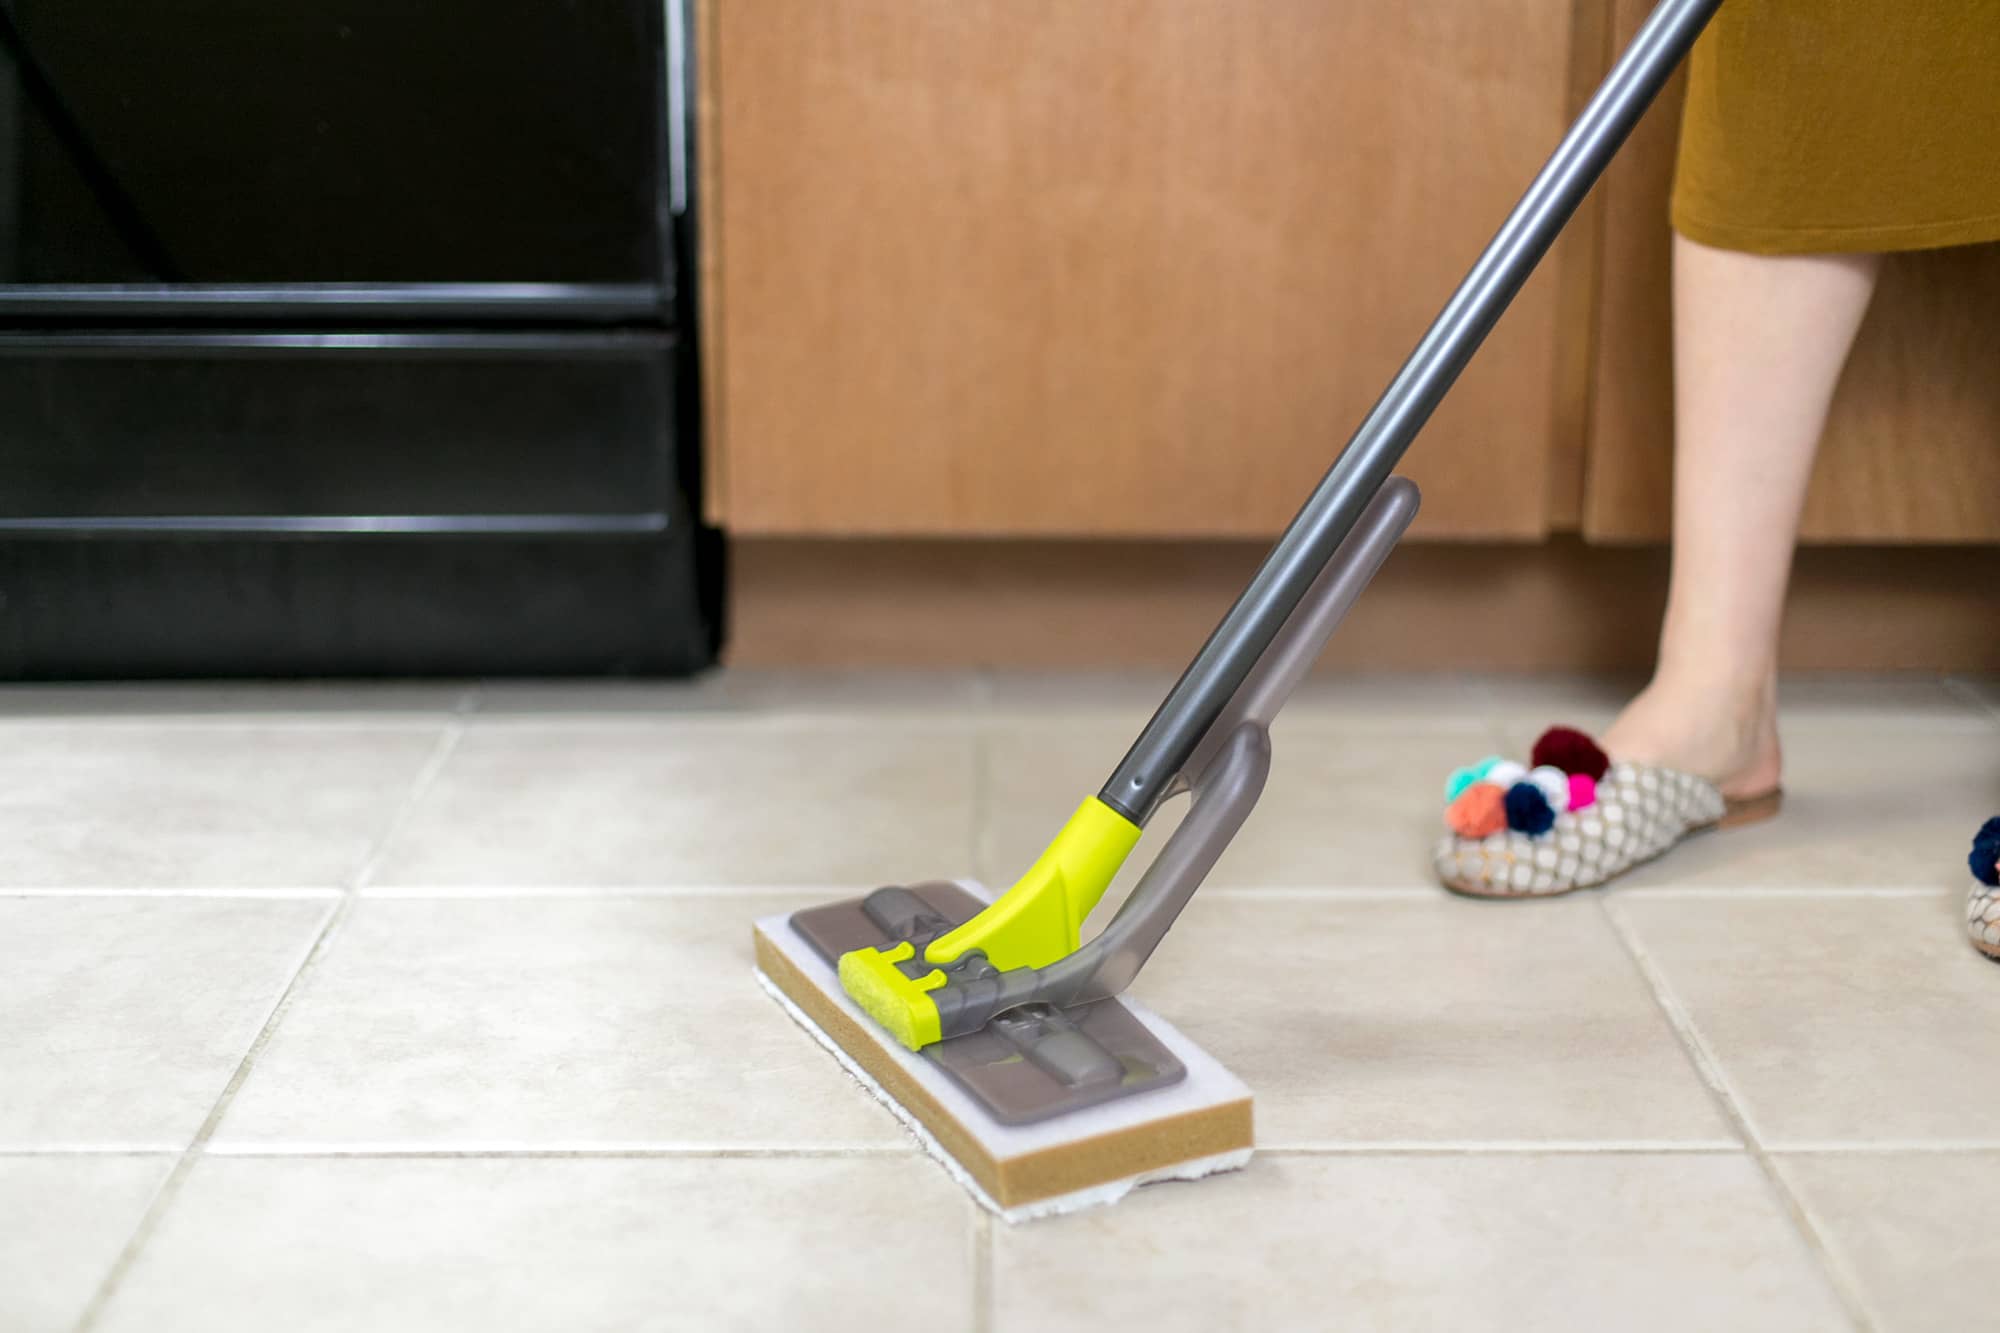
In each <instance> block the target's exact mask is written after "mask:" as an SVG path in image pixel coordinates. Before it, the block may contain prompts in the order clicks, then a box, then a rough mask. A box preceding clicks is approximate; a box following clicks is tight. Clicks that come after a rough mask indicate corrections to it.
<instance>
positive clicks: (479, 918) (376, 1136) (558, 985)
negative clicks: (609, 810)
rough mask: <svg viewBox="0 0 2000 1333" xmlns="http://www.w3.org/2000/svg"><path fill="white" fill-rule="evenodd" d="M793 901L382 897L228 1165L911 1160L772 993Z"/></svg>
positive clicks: (265, 1067)
mask: <svg viewBox="0 0 2000 1333" xmlns="http://www.w3.org/2000/svg"><path fill="white" fill-rule="evenodd" d="M809 901H822V900H821V899H817V898H814V899H805V898H800V897H798V896H796V895H792V896H777V895H762V894H740V895H715V896H692V895H691V896H686V897H667V898H616V897H572V898H514V899H508V898H442V899H427V898H410V899H389V898H383V899H365V900H363V901H362V902H361V903H360V904H359V905H358V906H357V907H356V908H355V910H354V913H353V915H352V916H350V917H349V919H348V920H347V921H346V922H345V923H344V924H343V925H342V927H341V928H340V930H339V932H338V933H337V934H336V935H335V936H334V938H333V939H332V940H331V941H330V943H329V946H328V947H327V948H326V949H325V950H323V951H322V954H321V956H320V958H319V960H318V961H317V962H316V964H315V966H314V968H313V970H312V972H311V973H310V974H309V975H308V976H307V977H306V978H305V979H304V980H303V981H302V982H301V983H300V986H299V988H298V990H297V992H296V993H295V995H294V998H293V1003H292V1005H291V1006H290V1008H289V1010H288V1012H287V1013H286V1015H285V1019H284V1022H283V1024H282V1025H281V1026H280V1027H279V1029H278V1031H277V1032H276V1033H275V1034H274V1036H273V1037H272V1039H271V1041H270V1043H269V1044H268V1045H267V1046H266V1048H265V1049H264V1051H263V1053H262V1055H261V1056H260V1057H259V1059H258V1061H257V1064H256V1066H255V1068H254V1069H253V1070H252V1071H251V1074H250V1076H249V1078H248V1079H247V1080H246V1081H245V1083H244V1084H243V1086H242V1088H241V1089H240V1090H239V1091H238V1093H237V1096H236V1099H235V1101H234V1102H233V1103H232V1104H231V1106H230V1109H229V1113H228V1115H227V1116H226V1117H225V1118H224V1120H223V1121H222V1123H221V1125H220V1126H218V1128H217V1131H216V1135H215V1138H214V1140H213V1142H214V1143H215V1144H216V1145H217V1146H218V1147H221V1148H241V1147H245V1146H270V1145H281V1146H293V1147H298V1146H306V1147H310V1146H314V1145H324V1146H330V1147H335V1148H367V1147H390V1148H420V1149H432V1148H439V1149H454V1150H458V1149H463V1150H478V1149H488V1148H514V1147H531V1148H564V1147H583V1148H601V1147H616V1146H621V1145H628V1144H642V1145H683V1144H694V1145H701V1146H725V1147H769V1146H812V1147H825V1146H830V1145H856V1146H887V1147H900V1146H903V1145H906V1144H908V1143H909V1139H908V1138H907V1137H906V1136H905V1135H904V1133H903V1131H902V1129H901V1128H900V1127H899V1126H898V1125H897V1124H896V1122H895V1120H894V1119H893V1118H892V1117H891V1116H890V1114H889V1113H888V1112H887V1111H885V1110H883V1109H882V1108H881V1107H879V1106H877V1105H876V1104H875V1103H874V1102H873V1101H872V1100H871V1099H870V1098H869V1097H868V1095H867V1094H866V1093H865V1092H863V1091H862V1090H861V1088H860V1087H859V1086H858V1085H856V1084H855V1083H853V1082H852V1081H851V1080H850V1079H849V1078H848V1077H847V1076H846V1075H845V1074H843V1073H842V1072H841V1071H840V1068H839V1066H838V1065H837V1064H836V1063H835V1062H834V1060H833V1058H832V1057H831V1056H829V1055H828V1054H827V1053H826V1052H825V1051H823V1050H821V1049H820V1047H819V1046H818V1045H817V1044H815V1043H814V1042H813V1040H812V1039H811V1038H810V1037H809V1036H807V1035H806V1034H805V1033H804V1032H802V1031H801V1030H800V1029H798V1028H797V1027H795V1026H794V1025H793V1024H792V1021H791V1020H790V1019H789V1018H787V1017H786V1016H785V1014H784V1013H783V1011H782V1010H780V1009H779V1008H778V1006H777V1005H776V1004H775V1003H774V1002H773V1001H771V1000H770V999H769V998H768V997H767V996H766V995H765V994H764V993H763V991H762V990H760V989H759V988H758V986H757V984H756V981H755V979H754V978H753V976H752V964H751V956H750V923H751V922H752V921H753V920H754V919H755V918H757V917H759V916H761V915H764V914H766V913H770V912H775V911H781V910H784V909H785V908H787V907H790V906H794V905H799V906H803V905H806V903H807V902H809Z"/></svg>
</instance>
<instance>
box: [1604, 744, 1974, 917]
mask: <svg viewBox="0 0 2000 1333" xmlns="http://www.w3.org/2000/svg"><path fill="white" fill-rule="evenodd" d="M1785 768H1786V772H1785V807H1784V810H1783V811H1782V812H1781V813H1780V814H1779V816H1778V817H1777V818H1776V819H1773V820H1770V821H1768V822H1766V823H1763V824H1757V825H1753V826H1751V827H1748V828H1741V829H1730V830H1728V831H1726V832H1723V833H1718V834H1714V835H1704V836H1702V837H1699V838H1694V839H1690V840H1689V841H1688V842H1686V843H1684V844H1682V845H1681V846H1680V847H1677V848H1675V849H1674V850H1673V851H1672V852H1670V853H1668V854H1667V855H1666V856H1663V857H1661V858H1660V859H1659V860H1658V861H1656V862H1654V863H1653V864H1651V865H1648V866H1642V867H1640V868H1639V869H1638V870H1635V871H1633V872H1632V873H1631V874H1630V875H1627V876H1626V877H1625V879H1624V880H1623V881H1622V882H1623V883H1624V884H1627V885H1631V886H1640V885H1651V886H1664V885H1703V886H1711V887H1718V888H1739V887H1748V888H1904V887H1909V888H1936V889H1945V888H1951V887H1955V886H1960V885H1962V884H1963V883H1964V882H1965V878H1966V868H1965V854H1966V851H1967V850H1968V849H1969V848H1970V846H1971V844H1972V835H1973V833H1974V832H1975V831H1976V830H1977V829H1978V828H1979V826H1980V824H1981V823H1983V822H1984V821H1985V820H1986V819H1987V818H1988V817H1990V816H1991V815H1993V814H1994V813H1995V812H1997V811H2000V733H1995V732H1993V731H1990V730H1988V729H1986V728H1984V727H1980V726H1974V727H1972V728H1970V729H1965V728H1940V727H1934V726H1919V725H1911V726H1900V725H1897V726H1890V725H1879V724H1848V723H1843V722H1834V721H1827V722H1808V723H1800V724H1798V725H1796V726H1791V727H1789V728H1788V729H1787V731H1786V734H1785Z"/></svg>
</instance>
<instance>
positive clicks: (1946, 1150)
mask: <svg viewBox="0 0 2000 1333" xmlns="http://www.w3.org/2000/svg"><path fill="white" fill-rule="evenodd" d="M1765 1151H1766V1152H1769V1153H1770V1154H1771V1155H1772V1156H1773V1157H1835V1156H1838V1157H1862V1156H1867V1155H1869V1154H1871V1153H1872V1154H1875V1155H1878V1156H1881V1155H1888V1154H1900V1153H1941V1154H1951V1153H2000V1139H1797V1140H1794V1141H1792V1142H1787V1143H1774V1144H1771V1145H1769V1146H1768V1147H1767V1148H1766V1149H1765Z"/></svg>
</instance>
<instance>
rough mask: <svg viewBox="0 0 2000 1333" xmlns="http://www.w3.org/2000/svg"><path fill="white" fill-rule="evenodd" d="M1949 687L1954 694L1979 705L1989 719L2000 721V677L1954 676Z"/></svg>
mask: <svg viewBox="0 0 2000 1333" xmlns="http://www.w3.org/2000/svg"><path fill="white" fill-rule="evenodd" d="M1949 685H1950V687H1951V690H1952V692H1953V693H1954V694H1957V695H1958V696H1959V697H1960V698H1963V699H1965V700H1967V701H1968V702H1971V703H1975V704H1978V705H1979V706H1980V707H1981V708H1983V709H1985V710H1986V713H1987V715H1988V716H1989V717H1992V718H1994V719H1996V720H2000V676H1993V675H1975V676H1954V677H1952V678H1951V679H1950V681H1949Z"/></svg>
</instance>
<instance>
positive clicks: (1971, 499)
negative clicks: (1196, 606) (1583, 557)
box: [1584, 0, 2000, 542]
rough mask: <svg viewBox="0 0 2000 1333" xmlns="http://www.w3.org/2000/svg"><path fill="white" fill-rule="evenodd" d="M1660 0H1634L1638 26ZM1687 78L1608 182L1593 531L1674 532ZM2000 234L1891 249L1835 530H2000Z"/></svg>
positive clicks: (1863, 360)
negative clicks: (1674, 205)
mask: <svg viewBox="0 0 2000 1333" xmlns="http://www.w3.org/2000/svg"><path fill="white" fill-rule="evenodd" d="M1647 8H1648V6H1647V5H1646V4H1645V3H1644V0H1618V11H1619V12H1618V27H1619V36H1620V39H1621V40H1623V39H1625V38H1628V37H1629V36H1630V35H1631V33H1632V31H1633V30H1634V29H1635V28H1636V27H1637V26H1638V24H1639V22H1640V21H1641V20H1642V19H1643V18H1644V16H1645V12H1646V10H1647ZM1680 101H1681V94H1680V89H1679V87H1678V85H1676V87H1675V88H1673V89H1670V90H1669V91H1668V93H1667V94H1666V95H1665V96H1663V97H1662V98H1661V101H1660V104H1659V105H1658V106H1657V107H1655V108H1654V110H1653V112H1652V113H1651V115H1649V116H1648V117H1647V119H1646V121H1645V123H1644V124H1643V125H1641V127H1640V128H1639V130H1638V132H1637V133H1636V134H1635V135H1634V137H1633V140H1632V142H1631V143H1630V144H1629V145H1628V146H1627V149H1626V152H1625V154H1624V156H1623V157H1622V158H1621V159H1620V161H1619V162H1618V163H1617V164H1615V165H1614V166H1613V168H1612V170H1611V172H1610V174H1609V175H1608V176H1607V178H1606V180H1605V184H1604V187H1603V188H1604V191H1605V195H1606V197H1605V200H1604V210H1605V228H1606V230H1605V236H1604V241H1603V246H1604V267H1603V278H1602V286H1601V288H1600V293H1599V307H1598V316H1599V318H1598V329H1599V333H1598V346H1597V370H1596V374H1595V377H1594V391H1593V394H1592V400H1591V401H1592V409H1591V425H1590V441H1589V450H1588V469H1587V481H1586V486H1585V497H1584V531H1585V534H1586V535H1587V536H1589V537H1591V538H1593V539H1597V540H1604V541H1650V540H1660V539H1664V538H1666V537H1667V536H1668V535H1669V532H1670V526H1671V516H1672V504H1671V494H1672V478H1673V343H1672V326H1671V290H1672V289H1671V273H1670V262H1669V257H1670V247H1671V231H1670V230H1669V227H1668V224H1667V196H1668V192H1669V190H1670V189H1671V186H1672V182H1673V169H1674V152H1675V146H1676V142H1677V135H1678V130H1679V123H1680ZM1995 367H2000V246H1978V247H1968V248H1962V249H1955V250H1938V251H1930V252H1919V253H1910V254H1903V255H1895V256H1891V257H1890V259H1889V260H1888V262H1887V263H1886V265H1885V266H1884V269H1883V274H1882V282H1881V286H1880V288H1879V289H1878V290H1877V292H1876V295H1875V300H1874V303H1873V305H1872V306H1871V307H1870V309H1869V313H1868V317H1867V319H1866V320H1865V321H1864V323H1863V325H1862V328H1861V332H1860V335H1859V337H1858V338H1857V340H1856V343H1855V348H1854V352H1853V355H1852V357H1851V358H1850V360H1849V362H1848V365H1847V369H1846V373H1845V374H1844V375H1843V376H1842V379H1841V383H1840V388H1839V391H1838V393H1837V394H1836V395H1835V398H1834V404H1833V410H1832V414H1831V417H1830V419H1829V421H1828V423H1827V431H1826V436H1825V439H1824V442H1823V444H1822V446H1821V452H1820V459H1819V466H1818V469H1817V471H1816V472H1815V474H1814V478H1813V484H1812V490H1811V492H1810V494H1809V496H1808V499H1807V503H1806V514H1805V525H1804V536H1805V539H1806V540H1808V541H1821V542H1985V541H1994V540H2000V505H1996V504H1995V503H1994V501H1995V498H1996V497H2000V373H1996V371H1995Z"/></svg>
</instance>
